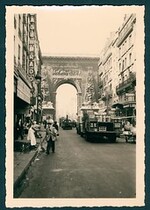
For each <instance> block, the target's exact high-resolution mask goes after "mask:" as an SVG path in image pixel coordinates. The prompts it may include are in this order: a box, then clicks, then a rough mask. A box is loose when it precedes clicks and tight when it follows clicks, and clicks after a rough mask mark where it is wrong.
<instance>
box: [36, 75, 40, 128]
mask: <svg viewBox="0 0 150 210" xmlns="http://www.w3.org/2000/svg"><path fill="white" fill-rule="evenodd" d="M35 79H36V81H37V116H36V122H37V124H38V123H39V100H40V99H41V97H40V90H39V85H40V82H41V75H40V74H39V72H37V75H36V76H35Z"/></svg>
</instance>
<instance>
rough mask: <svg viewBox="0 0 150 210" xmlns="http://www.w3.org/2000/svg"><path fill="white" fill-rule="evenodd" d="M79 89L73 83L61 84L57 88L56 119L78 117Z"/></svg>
mask: <svg viewBox="0 0 150 210" xmlns="http://www.w3.org/2000/svg"><path fill="white" fill-rule="evenodd" d="M76 113H77V89H76V88H75V87H74V86H73V85H72V84H61V85H60V86H59V87H58V88H57V90H56V120H57V121H58V120H59V118H61V117H66V115H68V117H69V118H70V119H76Z"/></svg>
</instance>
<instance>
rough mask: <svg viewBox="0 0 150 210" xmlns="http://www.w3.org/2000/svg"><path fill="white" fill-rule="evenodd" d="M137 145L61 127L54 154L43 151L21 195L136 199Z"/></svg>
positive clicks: (27, 176)
mask: <svg viewBox="0 0 150 210" xmlns="http://www.w3.org/2000/svg"><path fill="white" fill-rule="evenodd" d="M135 157H136V144H132V143H125V141H124V140H117V143H92V142H87V141H85V139H84V138H82V137H80V136H79V135H77V134H76V129H73V130H62V129H61V128H60V137H59V139H58V140H57V142H56V151H55V153H52V152H51V153H50V155H46V154H45V152H41V153H40V154H39V156H38V157H37V158H36V159H35V161H34V162H33V164H32V165H31V167H30V168H29V171H28V173H27V175H26V179H25V180H24V184H23V186H22V189H23V190H22V192H21V193H20V196H19V198H134V197H135V192H136V183H135V182H136V177H135V174H136V171H135V166H136V162H135Z"/></svg>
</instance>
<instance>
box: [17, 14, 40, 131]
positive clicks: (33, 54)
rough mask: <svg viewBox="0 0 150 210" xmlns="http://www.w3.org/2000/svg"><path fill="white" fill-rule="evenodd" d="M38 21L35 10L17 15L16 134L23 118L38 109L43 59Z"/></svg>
mask: <svg viewBox="0 0 150 210" xmlns="http://www.w3.org/2000/svg"><path fill="white" fill-rule="evenodd" d="M36 21H37V20H36V15H35V14H15V15H14V134H15V133H16V124H17V122H18V120H19V119H21V120H22V122H25V120H26V118H27V117H30V118H31V117H32V118H34V117H35V116H34V115H35V114H36V113H37V110H36V107H37V106H36V104H37V98H38V97H37V92H38V86H37V80H36V78H35V76H36V75H37V74H38V75H40V69H41V64H42V61H41V51H40V45H39V40H38V34H37V28H36ZM39 78H40V77H39Z"/></svg>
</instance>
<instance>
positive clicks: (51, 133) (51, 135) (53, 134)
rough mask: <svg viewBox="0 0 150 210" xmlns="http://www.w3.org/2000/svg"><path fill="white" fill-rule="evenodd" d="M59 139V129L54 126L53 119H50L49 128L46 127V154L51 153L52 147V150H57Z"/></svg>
mask: <svg viewBox="0 0 150 210" xmlns="http://www.w3.org/2000/svg"><path fill="white" fill-rule="evenodd" d="M56 139H57V130H56V129H55V127H53V120H52V119H51V120H49V122H48V125H47V128H46V140H47V148H46V154H47V155H49V153H50V148H52V152H53V153H54V152H55V141H56Z"/></svg>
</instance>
